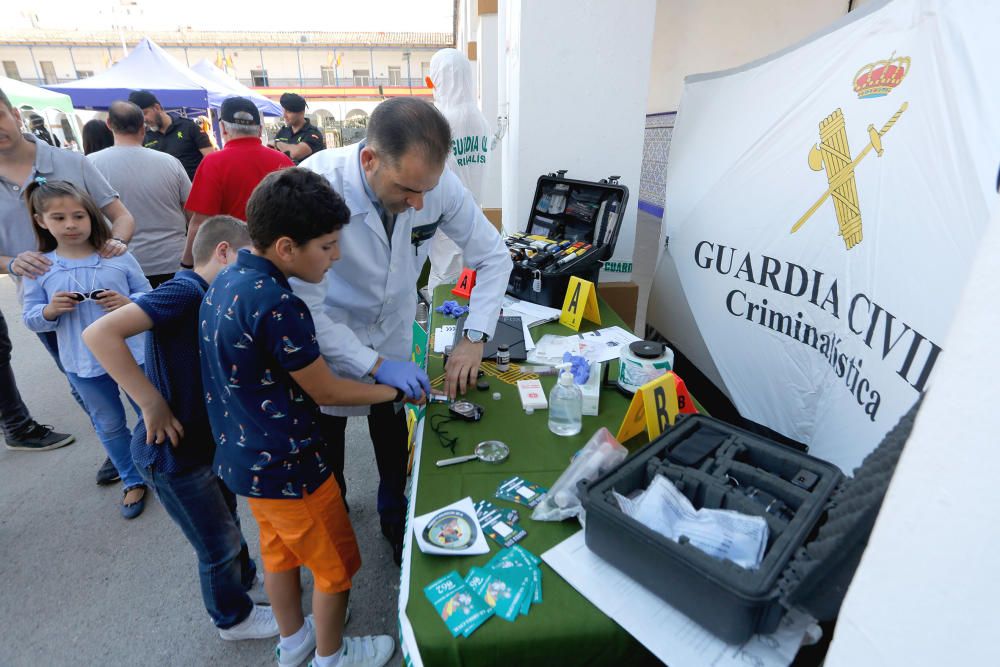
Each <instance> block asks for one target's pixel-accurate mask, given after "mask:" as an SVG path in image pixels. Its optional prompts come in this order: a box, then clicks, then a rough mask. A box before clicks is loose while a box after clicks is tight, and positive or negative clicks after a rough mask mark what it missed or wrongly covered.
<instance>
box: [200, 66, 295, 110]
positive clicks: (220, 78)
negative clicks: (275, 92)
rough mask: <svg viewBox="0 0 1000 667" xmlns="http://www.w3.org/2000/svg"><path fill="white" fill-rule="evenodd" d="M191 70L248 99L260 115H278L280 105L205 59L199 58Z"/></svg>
mask: <svg viewBox="0 0 1000 667" xmlns="http://www.w3.org/2000/svg"><path fill="white" fill-rule="evenodd" d="M191 70H192V71H194V72H195V73H196V74H200V75H201V76H203V77H205V78H206V79H208V80H209V81H211V82H212V83H213V84H215V85H216V86H218V87H220V88H223V89H225V90H228V91H230V94H231V95H239V96H240V97H245V98H247V99H249V100H250V101H251V102H253V103H254V105H255V106H256V107H257V108H258V109H259V110H260V113H261V115H262V116H280V115H281V111H282V110H281V106H280V105H279V104H277V103H276V102H274V101H273V100H269V99H268V98H266V97H264V96H263V95H258V94H257V93H255V92H254V91H252V90H250V89H249V88H247V87H246V86H244V85H243V84H242V83H240V82H239V81H237V80H236V79H234V78H233V77H231V76H229V75H228V74H226V73H225V72H223V71H222V70H221V69H219V68H218V67H216V66H215V65H213V64H212V63H211V62H209V61H208V60H207V59H205V60H199V61H198V62H196V63H195V64H194V65H192V66H191Z"/></svg>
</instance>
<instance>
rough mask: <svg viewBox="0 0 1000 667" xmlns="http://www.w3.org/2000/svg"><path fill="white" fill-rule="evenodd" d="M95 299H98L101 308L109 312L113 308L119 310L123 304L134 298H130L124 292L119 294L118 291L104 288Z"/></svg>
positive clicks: (130, 301) (125, 304)
mask: <svg viewBox="0 0 1000 667" xmlns="http://www.w3.org/2000/svg"><path fill="white" fill-rule="evenodd" d="M94 300H95V301H97V303H98V304H99V305H100V306H101V308H103V309H104V310H106V311H107V312H109V313H110V312H111V311H112V310H118V309H119V308H121V307H122V306H127V305H128V304H130V303H132V299H130V298H128V297H127V296H125V295H124V294H119V293H118V292H116V291H114V290H110V289H106V290H102V291H101V294H100V296H98V297H97V298H96V299H94Z"/></svg>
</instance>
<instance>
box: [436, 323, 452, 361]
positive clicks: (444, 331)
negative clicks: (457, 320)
mask: <svg viewBox="0 0 1000 667" xmlns="http://www.w3.org/2000/svg"><path fill="white" fill-rule="evenodd" d="M454 340H455V325H454V324H446V325H444V326H443V327H438V328H437V329H435V330H434V352H436V353H437V354H444V348H446V347H448V346H449V345H451V344H452V343H453V342H454Z"/></svg>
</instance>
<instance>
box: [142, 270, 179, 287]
mask: <svg viewBox="0 0 1000 667" xmlns="http://www.w3.org/2000/svg"><path fill="white" fill-rule="evenodd" d="M173 277H174V274H173V273H157V274H156V275H152V276H146V280H148V281H149V284H150V285H151V286H152V287H153V289H156V288H157V287H159V286H160V283H165V282H167V281H168V280H170V279H171V278H173Z"/></svg>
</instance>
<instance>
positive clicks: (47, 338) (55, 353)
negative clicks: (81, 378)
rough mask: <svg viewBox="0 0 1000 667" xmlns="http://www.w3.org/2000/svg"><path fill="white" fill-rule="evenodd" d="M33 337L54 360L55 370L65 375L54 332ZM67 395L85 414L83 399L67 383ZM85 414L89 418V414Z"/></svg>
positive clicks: (41, 333) (70, 384)
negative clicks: (70, 395) (40, 342)
mask: <svg viewBox="0 0 1000 667" xmlns="http://www.w3.org/2000/svg"><path fill="white" fill-rule="evenodd" d="M35 335H36V336H38V340H40V341H42V345H43V346H44V347H45V349H46V350H47V351H48V353H49V354H50V355H51V356H52V358H53V359H54V360H55V362H56V368H58V369H59V372H60V373H62V374H63V375H65V374H66V369H65V368H63V365H62V362H61V361H59V341H58V339H57V338H56V332H55V331H40V332H38V333H36V334H35ZM67 377H69V376H67ZM69 393H71V394H73V400H74V401H76V404H77V405H79V406H80V409H81V410H83V411H84V412H87V406H86V405H84V404H83V399H82V398H80V394H78V393H77V391H76V387H74V386H73V383H72V382H70V383H69ZM87 414H88V416H89V414H90V413H87Z"/></svg>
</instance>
